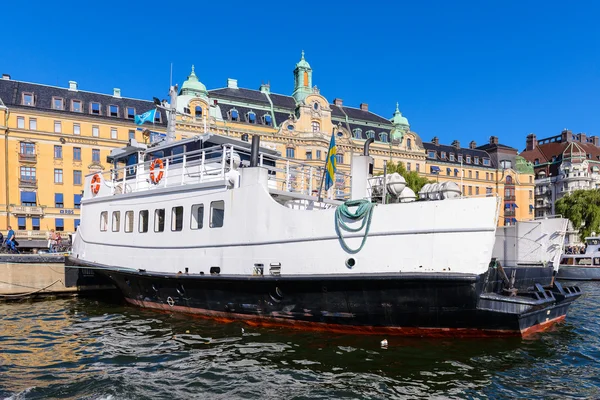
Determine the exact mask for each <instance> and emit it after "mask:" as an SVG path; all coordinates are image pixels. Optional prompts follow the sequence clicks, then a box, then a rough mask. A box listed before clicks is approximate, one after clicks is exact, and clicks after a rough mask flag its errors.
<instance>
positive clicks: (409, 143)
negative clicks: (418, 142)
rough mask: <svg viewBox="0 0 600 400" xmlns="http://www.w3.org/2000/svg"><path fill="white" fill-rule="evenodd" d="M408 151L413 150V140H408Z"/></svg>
mask: <svg viewBox="0 0 600 400" xmlns="http://www.w3.org/2000/svg"><path fill="white" fill-rule="evenodd" d="M406 149H407V150H412V140H410V139H406Z"/></svg>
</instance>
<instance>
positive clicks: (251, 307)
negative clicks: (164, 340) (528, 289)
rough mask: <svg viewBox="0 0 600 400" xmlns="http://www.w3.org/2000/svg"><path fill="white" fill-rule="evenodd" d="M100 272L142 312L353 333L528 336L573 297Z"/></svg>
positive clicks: (464, 287)
mask: <svg viewBox="0 0 600 400" xmlns="http://www.w3.org/2000/svg"><path fill="white" fill-rule="evenodd" d="M70 260H71V261H70V264H76V265H77V264H79V265H82V263H81V262H79V263H78V262H77V260H72V259H70ZM97 271H99V272H100V273H102V274H105V275H106V276H107V277H109V278H110V279H111V280H112V281H113V282H114V283H115V285H116V286H117V287H118V288H119V289H120V291H121V292H122V294H123V296H124V298H125V299H126V300H127V301H128V302H129V303H131V304H134V305H137V306H140V307H145V308H151V309H157V310H164V311H169V312H182V313H186V314H192V315H197V316H201V317H206V318H213V319H217V320H221V321H235V320H239V321H244V322H246V323H248V324H250V325H254V326H266V327H273V326H281V327H290V328H297V329H305V330H320V331H331V332H340V333H342V332H345V333H352V334H396V335H406V336H433V337H435V336H455V337H467V336H498V335H527V334H530V333H533V332H537V331H542V330H545V329H547V328H548V327H550V326H551V325H552V324H553V323H555V322H559V321H561V320H562V319H564V317H565V315H566V313H567V310H568V307H569V305H570V303H571V301H572V300H574V299H575V298H576V297H578V296H571V297H569V298H566V299H563V300H562V301H557V300H556V298H554V297H553V295H552V294H551V292H549V291H548V292H544V293H542V294H539V295H535V296H530V297H521V296H517V297H509V296H503V295H500V294H496V293H483V289H484V287H485V285H486V282H487V278H488V276H487V274H488V273H485V274H482V275H473V274H453V273H445V274H441V273H410V274H409V273H405V274H404V273H396V274H358V275H357V274H352V275H351V274H346V275H323V276H301V275H296V276H273V275H268V276H262V275H260V276H231V275H229V276H225V275H199V274H194V275H191V274H190V275H188V274H159V273H148V272H145V271H143V270H142V271H125V270H120V269H119V270H117V269H110V268H106V269H105V268H98V269H97ZM482 293H483V295H482Z"/></svg>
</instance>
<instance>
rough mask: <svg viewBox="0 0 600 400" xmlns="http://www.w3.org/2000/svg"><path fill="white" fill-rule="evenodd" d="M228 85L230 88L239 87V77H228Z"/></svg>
mask: <svg viewBox="0 0 600 400" xmlns="http://www.w3.org/2000/svg"><path fill="white" fill-rule="evenodd" d="M227 87H228V88H229V89H238V85H237V79H232V78H227Z"/></svg>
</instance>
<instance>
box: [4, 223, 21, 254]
mask: <svg viewBox="0 0 600 400" xmlns="http://www.w3.org/2000/svg"><path fill="white" fill-rule="evenodd" d="M6 247H7V248H8V249H9V250H12V251H14V252H15V253H18V252H19V251H18V250H17V243H16V240H15V231H13V229H12V226H10V225H9V226H8V233H7V234H6Z"/></svg>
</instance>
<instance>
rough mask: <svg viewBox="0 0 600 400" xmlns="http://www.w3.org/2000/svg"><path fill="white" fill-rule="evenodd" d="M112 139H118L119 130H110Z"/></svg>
mask: <svg viewBox="0 0 600 400" xmlns="http://www.w3.org/2000/svg"><path fill="white" fill-rule="evenodd" d="M110 138H111V139H116V138H117V128H110Z"/></svg>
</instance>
